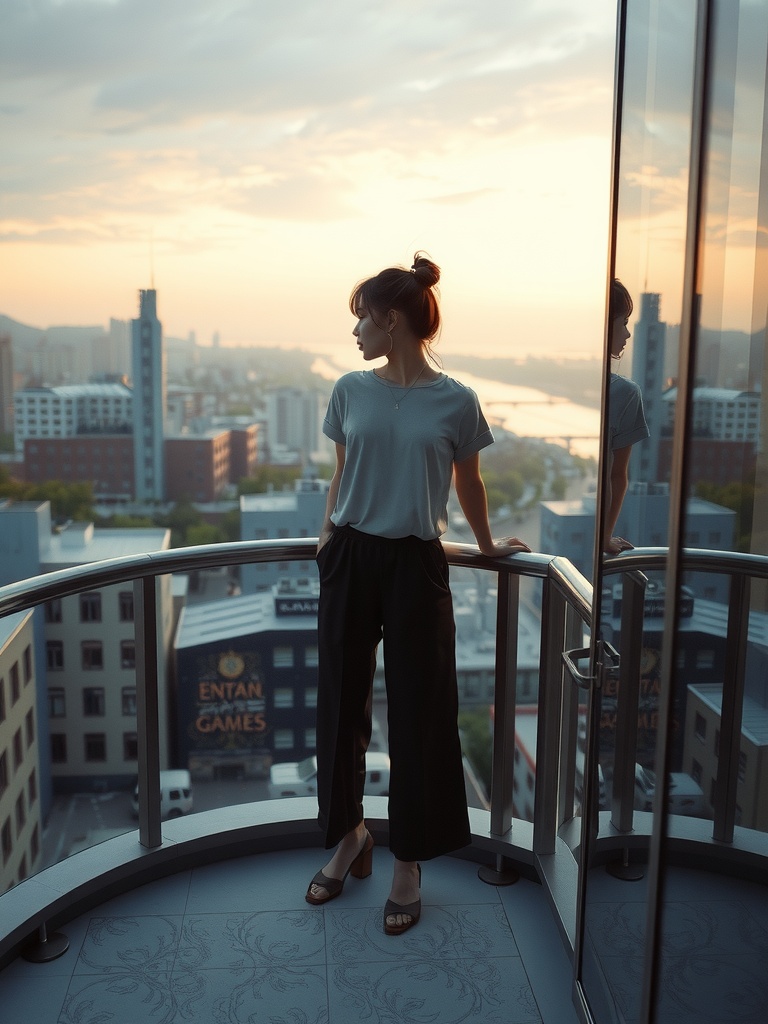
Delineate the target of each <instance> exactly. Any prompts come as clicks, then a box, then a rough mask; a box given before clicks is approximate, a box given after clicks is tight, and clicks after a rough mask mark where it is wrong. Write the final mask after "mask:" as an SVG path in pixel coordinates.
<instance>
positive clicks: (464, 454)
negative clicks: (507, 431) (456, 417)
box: [453, 388, 493, 462]
mask: <svg viewBox="0 0 768 1024" xmlns="http://www.w3.org/2000/svg"><path fill="white" fill-rule="evenodd" d="M466 391H467V404H466V407H465V409H464V412H463V414H462V417H461V421H460V423H459V430H458V437H457V440H456V449H455V451H454V455H453V461H454V462H463V461H464V460H465V459H468V458H469V457H470V456H471V455H475V454H476V453H477V452H479V451H480V450H481V449H483V448H487V447H488V445H489V444H493V434H492V433H491V429H490V427H489V426H488V423H487V421H486V419H485V416H483V411H482V409H481V408H480V402H479V401H478V399H477V395H476V394H475V392H474V391H472V389H471V388H466Z"/></svg>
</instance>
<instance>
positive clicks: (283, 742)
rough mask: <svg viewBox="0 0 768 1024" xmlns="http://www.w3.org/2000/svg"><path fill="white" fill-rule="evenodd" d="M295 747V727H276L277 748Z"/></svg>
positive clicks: (287, 748)
mask: <svg viewBox="0 0 768 1024" xmlns="http://www.w3.org/2000/svg"><path fill="white" fill-rule="evenodd" d="M292 748H293V729H275V750H291V749H292Z"/></svg>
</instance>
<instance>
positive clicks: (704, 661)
mask: <svg viewBox="0 0 768 1024" xmlns="http://www.w3.org/2000/svg"><path fill="white" fill-rule="evenodd" d="M714 664H715V652H714V650H713V649H712V648H711V647H709V648H705V649H704V650H701V651H696V668H713V667H714Z"/></svg>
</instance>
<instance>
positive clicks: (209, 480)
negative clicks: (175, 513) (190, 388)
mask: <svg viewBox="0 0 768 1024" xmlns="http://www.w3.org/2000/svg"><path fill="white" fill-rule="evenodd" d="M231 439H232V432H231V431H230V430H206V431H205V432H203V433H199V434H177V435H176V436H175V437H166V439H165V498H166V501H194V502H211V501H217V500H218V499H219V498H221V497H222V496H223V494H224V492H225V491H226V490H227V488H228V487H229V485H230V483H231V481H232V466H231Z"/></svg>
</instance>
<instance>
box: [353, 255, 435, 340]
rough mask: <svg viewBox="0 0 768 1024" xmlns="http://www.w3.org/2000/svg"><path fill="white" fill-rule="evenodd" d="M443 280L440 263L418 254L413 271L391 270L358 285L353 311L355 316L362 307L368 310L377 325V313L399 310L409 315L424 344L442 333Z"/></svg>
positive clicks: (409, 321)
mask: <svg viewBox="0 0 768 1024" xmlns="http://www.w3.org/2000/svg"><path fill="white" fill-rule="evenodd" d="M439 280H440V268H439V267H438V266H437V264H436V263H433V262H432V260H428V259H427V258H426V256H423V255H422V254H421V253H420V252H417V253H416V255H415V256H414V257H413V266H412V267H411V269H410V270H405V268H404V267H389V268H387V270H382V271H381V273H379V274H376V276H375V277H369V278H367V279H366V280H365V281H360V282H359V284H357V285H355V287H354V288H353V289H352V294H351V295H350V297H349V308H350V309H351V310H352V312H353V313H354V315H355V316H357V315H358V313H359V311H360V309H361V308H365V309H367V310H368V312H369V313H370V314H371V316H372V317H373V320H374V323H375V322H376V316H375V314H377V313H378V314H384V313H386V312H387V311H388V310H390V309H395V310H397V311H398V313H402V314H403V316H405V318H406V320H407V321H408V324H409V326H410V328H411V330H412V331H413V332H414V334H416V335H417V336H418V337H419V338H420V339H421V340H422V341H431V340H432V339H433V338H434V337H435V336H436V335H437V333H438V332H439V330H440V306H439V303H438V296H437V283H438V281H439Z"/></svg>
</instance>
